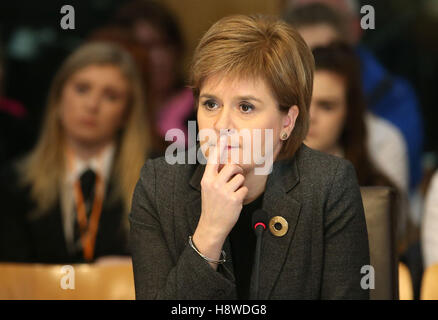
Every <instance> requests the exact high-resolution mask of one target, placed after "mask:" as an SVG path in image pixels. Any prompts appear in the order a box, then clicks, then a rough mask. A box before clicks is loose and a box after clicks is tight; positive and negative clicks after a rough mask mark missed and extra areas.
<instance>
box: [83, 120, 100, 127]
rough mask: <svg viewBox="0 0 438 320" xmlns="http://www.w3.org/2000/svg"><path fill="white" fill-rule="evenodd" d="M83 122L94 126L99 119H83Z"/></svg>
mask: <svg viewBox="0 0 438 320" xmlns="http://www.w3.org/2000/svg"><path fill="white" fill-rule="evenodd" d="M81 123H82V124H84V125H86V126H90V127H94V126H96V125H97V121H96V120H95V119H82V120H81Z"/></svg>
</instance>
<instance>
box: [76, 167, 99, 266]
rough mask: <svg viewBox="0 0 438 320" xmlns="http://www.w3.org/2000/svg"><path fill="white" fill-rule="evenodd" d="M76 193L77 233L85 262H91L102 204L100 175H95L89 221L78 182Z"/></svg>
mask: <svg viewBox="0 0 438 320" xmlns="http://www.w3.org/2000/svg"><path fill="white" fill-rule="evenodd" d="M74 187H75V193H76V210H77V220H78V224H79V231H80V235H81V243H82V248H83V255H84V258H85V260H87V261H91V260H93V257H94V248H95V245H96V236H97V230H98V229H99V220H100V215H101V213H102V204H103V191H104V190H103V181H102V179H101V178H100V175H96V185H95V188H94V190H95V191H94V193H95V195H94V200H93V207H92V210H91V215H90V220H89V221H88V219H87V214H86V212H85V202H84V196H83V194H82V189H81V185H80V182H79V180H77V181H76V182H75V185H74Z"/></svg>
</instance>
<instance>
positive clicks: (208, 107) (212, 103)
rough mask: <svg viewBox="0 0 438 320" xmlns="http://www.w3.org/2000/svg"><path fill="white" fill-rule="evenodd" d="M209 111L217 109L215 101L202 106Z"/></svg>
mask: <svg viewBox="0 0 438 320" xmlns="http://www.w3.org/2000/svg"><path fill="white" fill-rule="evenodd" d="M202 105H203V106H204V107H205V108H206V109H207V110H214V109H216V108H217V103H216V102H214V101H213V100H207V101H205V102H204V103H203V104H202Z"/></svg>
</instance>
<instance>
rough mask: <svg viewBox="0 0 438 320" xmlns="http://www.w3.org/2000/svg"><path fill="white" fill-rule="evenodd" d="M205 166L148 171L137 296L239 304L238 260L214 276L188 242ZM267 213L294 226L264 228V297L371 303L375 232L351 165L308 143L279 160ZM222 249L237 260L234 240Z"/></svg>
mask: <svg viewBox="0 0 438 320" xmlns="http://www.w3.org/2000/svg"><path fill="white" fill-rule="evenodd" d="M204 169H205V166H204V165H201V164H197V165H189V164H186V165H178V164H176V165H170V164H168V163H166V161H165V159H164V158H158V159H154V160H148V161H147V162H146V164H145V165H144V167H143V168H142V171H141V175H140V179H139V181H138V183H137V186H136V189H135V192H134V197H133V203H132V211H131V214H130V222H131V232H130V247H131V253H132V258H133V267H134V279H135V291H136V297H137V299H199V300H204V299H236V288H235V278H234V274H233V263H232V261H231V260H227V262H226V263H225V264H223V265H220V266H219V268H218V270H217V271H214V270H213V269H212V268H211V267H210V265H209V264H208V263H207V262H206V261H204V260H203V259H202V258H201V257H200V256H199V255H198V254H197V253H196V252H195V251H194V250H193V249H192V248H191V247H190V246H189V245H188V237H189V236H190V235H192V234H193V233H194V231H195V229H196V226H197V223H198V220H199V217H200V215H201V192H200V191H201V186H200V181H201V178H202V176H203V173H204ZM263 209H264V210H265V211H267V213H268V217H269V219H270V218H272V217H274V216H282V217H284V218H285V219H286V220H287V222H288V224H289V229H288V232H287V233H286V234H285V235H284V236H283V237H277V236H274V235H273V234H271V233H270V231H269V230H267V231H266V232H264V235H263V245H262V253H261V263H260V268H261V269H260V284H259V298H260V299H369V291H368V290H364V289H362V288H361V278H362V276H364V275H363V274H361V268H362V266H364V265H369V248H368V235H367V229H366V223H365V216H364V211H363V205H362V198H361V195H360V190H359V186H358V183H357V179H356V174H355V170H354V168H353V166H352V165H351V163H350V162H348V161H346V160H343V159H340V158H337V157H334V156H330V155H326V154H323V153H321V152H318V151H315V150H312V149H310V148H308V147H306V146H305V145H304V144H303V145H301V147H300V148H299V149H298V151H297V152H296V154H295V155H294V157H293V158H292V159H288V160H281V161H277V162H275V163H274V167H273V170H272V173H271V174H270V175H269V176H268V180H267V183H266V189H265V194H264V198H263ZM223 249H224V250H225V252H226V255H227V257H228V258H230V257H231V249H230V243H229V239H227V240H226V242H225V244H224V248H223ZM252 276H254V275H252ZM250 292H251V293H252V292H253V288H250Z"/></svg>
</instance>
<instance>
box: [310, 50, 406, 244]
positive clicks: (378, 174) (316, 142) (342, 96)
mask: <svg viewBox="0 0 438 320" xmlns="http://www.w3.org/2000/svg"><path fill="white" fill-rule="evenodd" d="M313 55H314V57H315V77H314V86H313V96H312V103H311V106H310V127H309V132H308V134H307V137H306V139H305V140H304V143H306V145H308V146H309V147H311V148H314V149H316V150H319V151H323V152H326V153H329V154H332V155H336V156H339V157H342V158H345V159H348V160H349V161H351V162H352V163H353V165H354V167H355V169H356V174H357V177H358V181H359V185H360V186H386V187H390V188H393V189H394V191H395V194H396V198H397V201H398V204H397V208H396V210H397V228H398V239H397V241H398V250H399V252H400V253H402V252H403V251H404V250H405V248H406V246H407V244H406V241H407V239H406V237H407V235H406V230H405V229H406V219H407V216H408V213H407V212H406V206H403V205H402V204H404V203H403V202H402V201H406V194H405V193H404V192H403V190H400V189H399V188H398V187H397V185H396V184H395V183H394V182H393V181H392V180H391V179H390V178H389V177H388V176H387V175H385V173H384V172H382V171H381V170H379V169H378V168H377V167H376V166H375V165H374V163H373V161H372V158H371V154H372V153H373V152H375V151H374V150H369V149H368V145H367V136H368V130H367V126H366V123H365V114H366V111H365V110H366V105H365V98H364V95H363V92H362V86H361V83H360V79H361V78H360V63H359V59H358V56H357V55H356V53H355V51H354V49H353V48H352V47H350V46H349V45H347V44H344V43H333V44H330V45H329V46H327V47H318V48H315V49H314V50H313Z"/></svg>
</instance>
